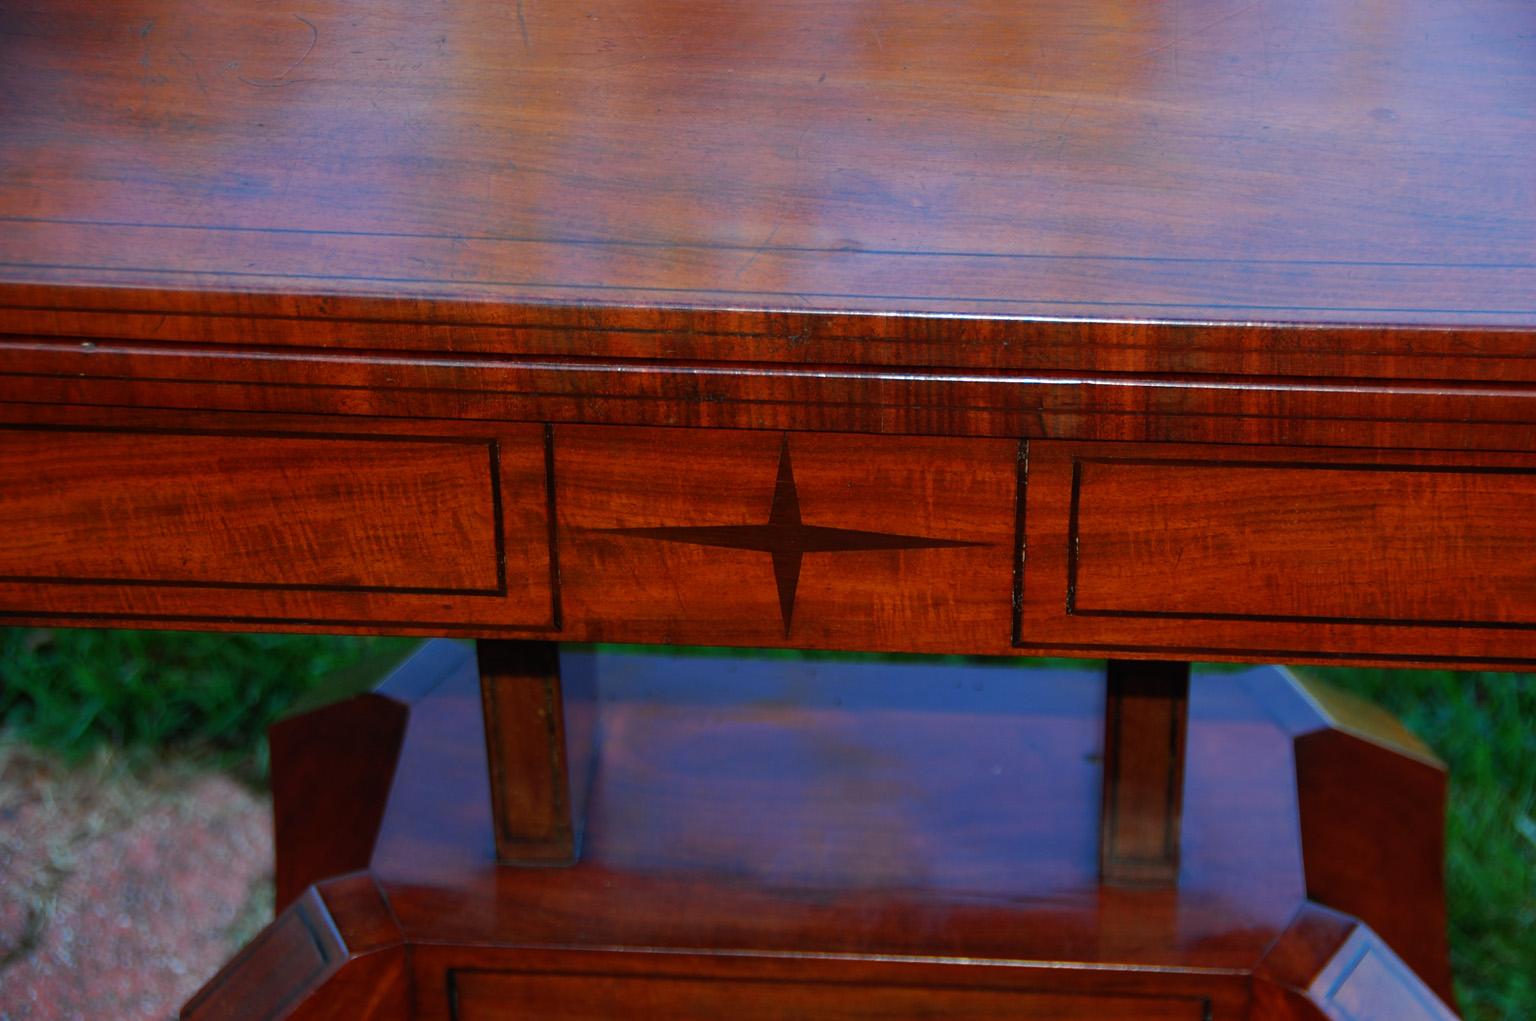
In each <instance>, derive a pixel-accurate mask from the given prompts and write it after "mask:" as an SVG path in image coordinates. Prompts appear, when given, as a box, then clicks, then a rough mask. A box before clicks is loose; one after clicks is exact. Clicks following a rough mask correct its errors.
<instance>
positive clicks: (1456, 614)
mask: <svg viewBox="0 0 1536 1021" xmlns="http://www.w3.org/2000/svg"><path fill="white" fill-rule="evenodd" d="M1532 472H1536V460H1533V459H1532V458H1531V457H1530V456H1528V455H1523V454H1498V455H1494V454H1477V455H1474V454H1467V453H1460V454H1446V453H1439V452H1420V453H1414V454H1388V453H1383V452H1379V451H1373V450H1351V451H1334V450H1322V449H1277V448H1263V447H1227V448H1216V447H1209V446H1181V445H1161V444H1157V445H1153V444H1102V445H1101V444H1075V443H1047V442H1037V443H1031V444H1030V447H1029V471H1028V479H1027V483H1026V487H1025V488H1026V496H1025V499H1026V511H1025V520H1026V522H1027V524H1026V527H1025V536H1024V545H1025V548H1026V549H1027V551H1028V556H1027V557H1026V559H1025V564H1024V572H1023V580H1022V600H1021V612H1020V622H1019V635H1020V642H1019V644H1020V645H1021V646H1024V647H1027V648H1031V649H1052V648H1054V649H1059V650H1071V651H1074V652H1084V653H1086V652H1088V651H1091V650H1102V651H1104V652H1113V653H1114V654H1117V655H1118V654H1120V652H1121V650H1126V651H1128V652H1139V653H1147V652H1152V651H1156V650H1163V651H1165V652H1167V653H1170V654H1180V655H1187V656H1190V657H1210V658H1225V657H1226V655H1227V654H1228V653H1230V652H1236V651H1238V650H1242V651H1243V652H1244V653H1247V654H1251V655H1269V656H1270V657H1272V658H1292V659H1295V658H1308V659H1315V660H1320V661H1326V660H1328V659H1339V660H1353V659H1360V658H1370V659H1375V660H1377V661H1381V662H1389V663H1390V662H1393V661H1397V662H1400V663H1413V662H1422V661H1423V660H1424V659H1425V657H1426V656H1429V655H1432V656H1434V657H1436V658H1441V659H1443V660H1445V661H1447V662H1453V663H1454V662H1457V661H1462V662H1468V663H1470V662H1476V661H1482V662H1487V661H1490V660H1494V659H1503V658H1505V657H1508V658H1509V659H1510V660H1511V661H1520V662H1524V661H1525V660H1526V659H1528V658H1529V657H1530V656H1531V655H1532V650H1533V649H1536V646H1533V644H1532V635H1533V634H1536V631H1533V627H1536V616H1533V615H1531V614H1530V613H1528V612H1527V611H1528V610H1529V609H1533V608H1536V607H1533V604H1532V602H1531V595H1532V590H1531V588H1530V585H1529V583H1528V579H1529V575H1530V571H1531V568H1532V567H1533V565H1536V560H1533V559H1532V553H1531V551H1532V549H1536V542H1533V540H1536V533H1533V532H1532V531H1531V527H1532V522H1533V521H1536V486H1532V485H1530V484H1529V481H1528V480H1529V478H1531V473H1532Z"/></svg>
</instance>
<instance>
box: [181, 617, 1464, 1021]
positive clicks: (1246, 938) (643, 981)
mask: <svg viewBox="0 0 1536 1021" xmlns="http://www.w3.org/2000/svg"><path fill="white" fill-rule="evenodd" d="M429 648H433V647H431V646H429ZM436 648H445V649H448V650H450V651H452V650H457V651H456V652H453V655H456V656H457V657H458V659H457V665H456V666H454V668H453V669H451V670H449V671H448V672H447V673H446V675H445V676H443V678H442V679H441V681H440V682H439V683H436V684H435V686H433V687H432V688H431V690H430V691H427V692H425V693H423V694H420V695H419V697H416V698H414V700H411V701H408V702H405V703H403V704H405V705H406V707H407V711H408V715H409V719H408V722H407V725H406V728H405V732H404V733H405V736H404V740H403V743H402V744H401V746H400V748H399V754H398V760H399V761H398V766H397V767H396V769H395V773H394V780H393V784H392V787H391V789H390V792H389V795H388V799H387V805H386V806H383V807H382V808H381V813H380V814H381V819H382V822H381V825H380V826H379V829H378V833H377V835H376V839H375V840H374V841H373V844H372V851H371V854H370V856H369V860H368V861H367V863H366V868H365V870H364V871H362V872H360V873H359V874H358V875H354V876H351V877H347V878H345V879H342V880H339V881H338V880H328V881H322V882H320V884H319V885H318V886H317V887H315V889H314V890H312V891H310V892H309V893H307V894H305V896H304V897H302V898H300V900H299V901H297V902H296V903H295V904H294V905H293V906H292V907H290V908H289V909H288V912H287V913H285V914H284V915H283V916H281V917H280V918H279V919H278V921H276V922H275V923H274V924H273V925H272V926H271V927H270V928H269V929H268V930H267V931H266V933H265V934H263V936H262V937H260V938H259V940H258V941H257V944H256V945H255V949H253V950H252V951H249V952H248V954H247V956H246V957H245V958H243V959H242V960H237V961H236V962H234V963H233V964H232V965H231V966H230V968H229V969H226V971H225V972H224V973H223V974H221V976H220V977H219V978H218V979H216V980H215V982H214V983H212V984H211V985H210V987H209V988H208V989H207V990H205V991H204V993H202V994H200V997H199V999H198V1000H196V1001H194V1003H193V1004H191V1005H189V1007H188V1009H187V1012H186V1013H185V1015H184V1017H186V1018H187V1019H188V1021H193V1019H195V1021H205V1019H209V1018H214V1017H235V1016H239V1017H246V1016H249V1017H253V1018H257V1017H259V1018H274V1019H276V1018H294V1019H305V1021H308V1019H311V1018H331V1017H335V1016H340V1015H336V1014H334V1013H327V1011H334V1009H335V1004H336V1003H338V1002H341V1001H340V1000H338V997H341V998H342V999H343V1000H346V999H352V998H356V999H357V1001H358V1002H359V1003H365V1004H366V1011H367V1012H366V1013H354V1014H351V1015H347V1016H355V1017H362V1018H366V1019H368V1021H373V1019H375V1018H378V1019H388V1021H396V1019H404V1018H417V1019H423V1021H449V1019H453V1021H500V1019H503V1018H505V1019H511V1018H519V1019H525V1018H539V1019H551V1021H588V1019H592V1021H595V1019H599V1018H604V1019H606V1018H612V1017H619V1016H622V1017H625V1018H634V1019H642V1021H644V1019H652V1018H656V1019H660V1018H667V1019H669V1021H671V1019H684V1021H688V1019H699V1021H702V1019H704V1018H715V1017H719V1016H721V1015H722V1014H729V1016H732V1017H735V1018H740V1019H744V1021H759V1019H761V1021H768V1019H770V1018H782V1017H785V1016H804V1017H836V1018H839V1019H896V1018H910V1017H914V1016H928V1015H933V1014H941V1015H942V1016H944V1017H947V1018H960V1019H975V1021H979V1019H982V1018H995V1017H999V1016H1009V1017H1017V1018H1026V1019H1053V1021H1088V1019H1094V1021H1106V1019H1107V1021H1132V1019H1135V1021H1142V1019H1153V1021H1186V1019H1187V1021H1237V1019H1245V1018H1253V1019H1259V1021H1300V1019H1310V1018H1333V1017H1342V1016H1345V1014H1344V1012H1345V1011H1348V1012H1349V1014H1348V1016H1350V1017H1353V1018H1359V1019H1364V1021H1376V1019H1378V1018H1379V1019H1381V1021H1387V1019H1388V1018H1390V1019H1392V1021H1420V1019H1424V1021H1430V1019H1434V1021H1440V1019H1447V1018H1451V1017H1453V1016H1454V1015H1452V1014H1451V1012H1450V1011H1449V1010H1448V1009H1447V1008H1446V1007H1445V1006H1444V1004H1443V1003H1442V1002H1441V1000H1439V999H1438V998H1437V997H1436V995H1435V993H1434V992H1433V991H1432V990H1431V988H1430V986H1428V985H1426V984H1425V983H1424V982H1423V981H1421V980H1420V979H1419V978H1418V977H1417V976H1416V975H1415V974H1414V973H1413V970H1412V969H1410V968H1409V967H1408V966H1406V965H1404V964H1403V963H1402V960H1401V959H1399V957H1398V956H1397V954H1396V953H1395V952H1394V950H1393V948H1392V947H1391V946H1389V945H1388V943H1387V942H1386V941H1385V940H1383V939H1382V938H1380V937H1378V936H1377V935H1376V933H1375V932H1373V931H1372V927H1373V925H1374V924H1375V922H1374V920H1373V919H1370V918H1361V917H1357V916H1352V915H1349V914H1346V913H1343V912H1341V911H1339V910H1336V909H1335V908H1332V907H1329V906H1325V905H1322V904H1319V903H1317V902H1316V900H1315V896H1314V897H1309V894H1308V888H1309V881H1310V880H1311V877H1312V876H1313V874H1314V873H1315V871H1316V869H1315V868H1310V867H1309V865H1308V863H1307V861H1305V860H1304V856H1303V839H1302V829H1303V825H1302V818H1303V812H1302V809H1301V807H1300V806H1299V805H1298V797H1297V783H1296V779H1295V778H1296V768H1297V754H1296V752H1295V750H1294V747H1295V741H1294V737H1293V733H1292V729H1293V726H1292V725H1293V724H1294V722H1295V719H1294V713H1295V711H1296V706H1297V705H1298V704H1301V705H1305V704H1306V701H1307V700H1306V699H1305V698H1304V696H1303V695H1302V693H1301V690H1300V688H1299V687H1298V686H1297V684H1296V682H1295V681H1294V680H1293V679H1292V678H1291V677H1290V676H1289V675H1288V674H1286V673H1285V672H1284V671H1280V670H1276V669H1271V668H1265V669H1262V670H1255V671H1249V672H1248V673H1245V674H1243V675H1240V676H1237V677H1232V676H1214V677H1206V676H1201V677H1196V678H1194V679H1193V681H1192V682H1191V686H1190V695H1189V727H1188V732H1187V757H1186V767H1185V792H1186V793H1185V799H1184V811H1183V824H1182V837H1183V839H1182V854H1181V858H1180V868H1179V874H1178V885H1177V886H1176V887H1167V888H1142V889H1129V888H1115V887H1109V886H1104V885H1102V884H1101V882H1100V877H1099V842H1098V823H1099V812H1100V807H1101V765H1100V761H1099V760H1100V757H1101V753H1102V742H1103V738H1104V730H1103V717H1102V713H1103V707H1104V706H1103V679H1102V677H1101V676H1099V675H1095V674H1092V673H1087V672H1083V673H1077V672H1066V671H1034V670H1026V669H1023V668H1020V667H1018V666H1016V665H1008V664H999V665H996V666H985V665H980V666H937V665H890V664H839V663H831V662H824V661H816V660H810V661H801V662H786V661H783V660H753V659H702V658H668V657H663V656H609V655H606V654H598V655H593V654H586V653H571V654H565V655H563V656H562V664H561V672H562V675H563V676H564V677H565V678H567V679H574V680H575V681H576V683H581V684H586V683H593V684H594V685H595V686H596V687H597V689H598V690H599V691H600V693H601V697H600V699H599V702H598V706H599V718H600V740H599V747H600V752H599V756H598V760H597V765H596V769H595V772H594V775H593V780H592V783H591V786H590V792H589V801H588V809H587V813H586V816H587V820H588V823H587V837H586V843H585V847H584V850H583V853H582V856H581V860H580V861H579V862H578V863H577V864H575V865H574V866H572V867H569V868H561V869H526V868H509V867H505V866H498V865H497V864H496V854H495V840H494V834H493V827H492V820H491V810H490V807H489V789H488V781H487V772H486V762H485V752H484V746H483V743H482V740H481V734H482V730H481V718H480V698H479V693H478V681H479V675H478V673H477V671H476V669H475V662H474V657H473V653H472V651H471V650H470V649H469V648H468V647H467V646H437V647H436ZM439 662H440V663H441V661H439ZM397 683H398V682H397ZM1287 692H1289V693H1290V694H1287ZM1297 700H1300V701H1299V702H1298V701H1297ZM1288 713H1289V714H1292V715H1291V716H1288V715H1287V714H1288ZM1358 779H1359V778H1358V777H1353V776H1351V777H1344V778H1341V782H1345V781H1348V782H1358ZM1312 782H1322V777H1321V774H1319V776H1317V777H1314V778H1313V781H1312ZM321 800H322V801H323V799H321ZM280 810H284V808H283V807H282V806H280ZM1315 810H1316V809H1315V808H1314V809H1313V811H1315ZM1407 810H1408V811H1410V812H1412V811H1421V810H1422V811H1423V812H1426V813H1431V814H1432V813H1433V812H1434V811H1437V810H1438V806H1436V805H1433V804H1429V805H1424V806H1418V807H1414V806H1409V808H1408V809H1407ZM1335 825H1336V826H1339V827H1346V826H1347V825H1348V821H1347V820H1340V821H1339V822H1338V823H1336V824H1335ZM292 832H295V833H297V832H298V831H296V830H295V831H292ZM1422 850H1423V849H1422V848H1419V849H1416V850H1412V852H1411V853H1420V852H1421V851H1422ZM286 853H289V852H288V851H287V850H285V849H284V848H283V847H279V856H280V857H281V856H283V855H284V854H286ZM1308 853H1310V848H1309V849H1308ZM1338 867H1340V866H1335V868H1338ZM321 879H322V877H319V876H315V877H311V881H316V880H321ZM338 882H340V883H343V884H367V888H368V889H371V890H375V891H377V892H376V894H375V895H374V896H375V897H376V900H377V902H378V903H379V904H382V905H387V911H384V912H380V913H379V914H380V916H381V917H387V918H388V919H389V925H390V926H393V927H394V928H393V929H388V930H387V932H386V931H381V932H380V933H377V934H375V936H374V937H373V942H367V941H366V940H364V941H360V942H359V944H358V945H359V947H360V948H363V947H366V948H368V949H359V950H358V951H356V952H353V951H352V949H351V948H352V943H351V942H350V941H346V946H347V947H348V951H347V953H345V954H342V953H341V952H339V951H338V952H337V954H336V955H335V957H334V960H337V961H343V960H344V961H345V962H346V963H344V964H341V965H335V964H332V963H328V962H329V961H330V960H331V959H327V962H321V963H319V964H317V963H316V961H315V960H314V959H313V958H314V955H313V954H310V955H309V956H307V957H306V956H305V955H304V954H299V953H296V952H295V951H294V950H293V949H292V947H291V946H290V944H293V943H295V942H302V941H295V939H294V934H295V933H296V932H297V931H299V930H297V929H296V928H295V923H294V922H293V921H292V918H293V915H294V913H295V912H308V913H309V915H310V916H314V915H315V913H316V908H315V903H316V898H319V903H321V904H323V905H326V911H327V912H328V914H329V916H330V917H336V916H337V915H338V913H339V914H341V915H346V910H342V909H337V910H332V909H331V908H330V907H329V905H330V904H331V899H332V897H333V896H334V895H335V894H334V891H336V890H337V889H338V887H337V886H336V883H338ZM348 889H351V887H348ZM352 910H356V909H352ZM338 928H343V929H344V927H343V926H341V925H340V924H338ZM386 928H387V927H386ZM344 941H345V940H344ZM271 944H279V945H280V947H282V946H287V947H289V949H288V950H286V951H283V952H281V953H279V952H274V951H267V950H263V949H262V947H263V946H267V945H271ZM397 947H404V948H408V952H406V953H404V954H403V955H401V956H400V957H399V958H398V959H399V960H400V961H402V962H404V963H403V964H401V965H400V966H399V967H405V968H407V969H408V972H409V974H408V976H406V978H408V981H405V980H402V979H401V978H400V977H398V967H397V965H396V964H394V963H391V962H393V961H395V960H396V958H395V957H393V956H391V955H392V954H394V953H395V950H394V948H397ZM370 968H371V969H373V970H372V971H371V972H370V971H368V970H367V969H370ZM375 973H376V974H377V976H378V981H377V983H376V986H375V989H376V995H373V996H372V998H371V999H369V998H367V997H364V995H363V993H362V991H361V990H362V986H364V985H367V984H368V982H369V981H371V980H370V979H369V978H368V976H369V975H372V974H375ZM255 975H260V976H263V978H262V980H261V981H260V982H257V981H256V980H255V978H253V977H252V976H255ZM242 983H243V984H242ZM255 985H262V986H263V988H267V989H282V990H287V991H288V995H289V999H288V1000H286V1001H283V1002H281V1003H280V1002H279V1001H278V997H277V995H276V994H275V993H272V994H268V995H267V996H266V999H263V1000H261V1001H260V1002H261V1004H263V1006H262V1007H261V1010H262V1011H265V1012H264V1013H263V1012H260V1011H258V1012H256V1013H250V1014H233V1013H219V1008H218V1005H220V1004H225V1005H227V1004H230V1003H233V1002H236V1001H237V997H236V996H235V992H236V991H239V990H246V989H250V988H252V987H253V986H255ZM1375 1005H1380V1006H1375ZM1404 1011H1408V1013H1404ZM1415 1012H1416V1013H1415Z"/></svg>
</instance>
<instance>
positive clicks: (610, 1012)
mask: <svg viewBox="0 0 1536 1021" xmlns="http://www.w3.org/2000/svg"><path fill="white" fill-rule="evenodd" d="M452 975H453V979H452V981H453V985H452V988H453V995H454V998H455V1003H456V1004H457V1009H456V1010H455V1012H454V1014H455V1017H456V1018H457V1019H458V1021H514V1019H521V1018H527V1017H537V1018H540V1019H547V1021H607V1019H609V1018H614V1017H647V1018H650V1017H655V1018H663V1017H665V1018H676V1019H677V1021H713V1019H715V1018H719V1017H721V1016H723V1015H729V1016H730V1017H733V1018H741V1019H742V1021H777V1019H781V1018H785V1017H815V1018H836V1019H838V1021H844V1019H846V1021H875V1019H886V1021H904V1019H908V1018H914V1017H925V1016H929V1017H931V1016H940V1017H945V1018H953V1019H955V1021H982V1019H995V1018H1000V1017H1007V1018H1017V1019H1018V1021H1204V1017H1205V1009H1204V1006H1205V1005H1204V1004H1203V1003H1202V1002H1201V1001H1199V1000H1196V999H1193V998H1175V997H1150V996H1086V995H1081V994H1080V995H1075V996H1074V995H1070V994H1067V995H1062V994H1056V993H1037V992H1027V991H1020V992H1005V991H995V990H984V989H965V988H959V989H945V988H943V987H939V988H926V989H925V988H910V987H908V988H902V987H880V986H874V987H871V986H869V985H860V984H857V983H838V982H821V983H816V982H786V981H783V980H776V979H767V980H763V979H758V980H753V979H720V978H713V977H712V978H696V977H691V976H672V975H659V976H611V975H601V976H595V975H591V974H583V973H581V972H573V973H567V974H563V975H562V974H553V975H552V974H548V973H539V972H532V973H530V972H516V971H495V972H490V971H464V972H453V973H452Z"/></svg>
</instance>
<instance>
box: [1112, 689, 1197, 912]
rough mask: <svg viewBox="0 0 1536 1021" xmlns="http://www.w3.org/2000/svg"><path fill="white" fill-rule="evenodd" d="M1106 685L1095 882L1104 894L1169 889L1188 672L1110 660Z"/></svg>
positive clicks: (1174, 873)
mask: <svg viewBox="0 0 1536 1021" xmlns="http://www.w3.org/2000/svg"><path fill="white" fill-rule="evenodd" d="M1106 679H1107V684H1108V694H1107V698H1106V699H1105V705H1104V797H1103V809H1102V814H1101V816H1100V825H1099V875H1100V879H1101V880H1102V881H1103V882H1104V883H1105V885H1108V886H1173V885H1175V884H1177V883H1178V879H1179V826H1180V822H1181V820H1182V818H1183V811H1184V738H1185V731H1186V730H1187V729H1188V722H1189V664H1188V663H1168V662H1157V661H1148V662H1128V661H1120V660H1111V661H1110V663H1109V669H1108V672H1107V678H1106Z"/></svg>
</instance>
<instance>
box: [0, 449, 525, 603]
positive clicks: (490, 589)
mask: <svg viewBox="0 0 1536 1021" xmlns="http://www.w3.org/2000/svg"><path fill="white" fill-rule="evenodd" d="M0 465H3V466H4V470H5V475H4V478H3V480H0V611H4V612H7V613H9V614H12V615H23V616H31V615H37V616H44V617H46V616H49V615H59V616H65V615H82V616H101V617H106V618H108V619H112V618H116V617H121V618H123V619H124V620H134V619H145V620H149V619H157V620H167V619H169V620H177V619H184V620H187V621H189V622H191V621H198V620H201V619H209V620H217V619H221V618H224V619H252V620H259V621H273V622H276V621H282V620H293V621H295V622H299V623H325V622H332V621H334V622H337V623H347V622H354V621H355V622H362V621H367V622H372V623H377V624H380V625H386V626H387V625H388V624H390V623H392V622H398V623H401V624H417V623H420V624H433V623H436V622H443V623H447V624H453V625H458V624H470V623H475V622H485V623H495V624H505V625H517V624H521V625H527V626H531V627H536V626H548V625H549V624H550V623H551V622H552V615H553V614H552V606H551V580H550V570H549V559H550V536H549V530H548V511H547V508H548V499H547V481H546V474H547V472H546V452H545V441H544V431H543V429H542V428H540V427H537V426H531V427H526V426H518V427H513V428H511V429H502V430H499V431H498V433H497V434H496V435H494V436H490V437H485V436H480V437H469V436H458V435H446V436H432V435H426V436H399V435H380V434H347V433H337V434H319V433H284V432H263V433H245V434H238V433H233V432H225V431H215V430H207V431H201V430H184V429H148V428H121V429H113V428H97V427H85V426H75V425H63V424H59V425H34V426H26V427H22V426H0Z"/></svg>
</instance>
